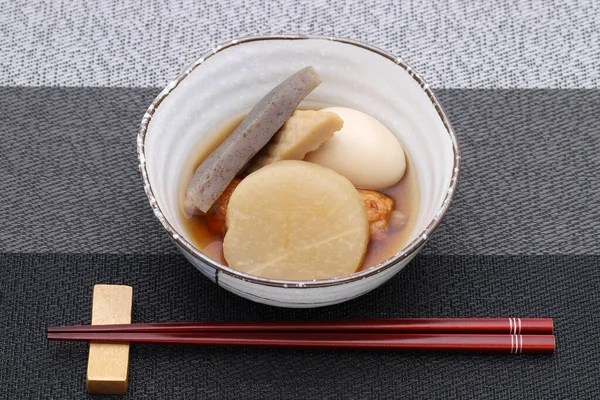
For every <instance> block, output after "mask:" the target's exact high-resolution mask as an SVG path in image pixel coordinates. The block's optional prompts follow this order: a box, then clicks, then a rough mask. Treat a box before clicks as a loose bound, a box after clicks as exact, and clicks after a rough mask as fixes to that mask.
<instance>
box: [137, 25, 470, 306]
mask: <svg viewBox="0 0 600 400" xmlns="http://www.w3.org/2000/svg"><path fill="white" fill-rule="evenodd" d="M307 66H312V67H313V68H314V70H315V71H317V72H318V75H319V76H320V78H321V79H322V82H321V83H320V85H318V86H317V87H316V88H315V89H314V90H312V91H310V93H309V94H308V95H307V96H306V98H304V100H303V101H302V103H301V104H300V107H299V108H300V109H313V110H318V109H323V108H326V107H344V108H349V109H353V110H357V111H359V112H361V113H363V114H366V115H368V116H370V117H372V118H373V119H374V120H376V121H378V122H379V123H381V124H382V125H383V126H384V127H385V128H387V129H388V130H389V132H391V133H392V134H393V135H394V136H395V138H396V139H397V141H398V142H399V143H400V144H401V146H402V148H403V149H404V153H405V155H406V160H405V163H406V171H405V173H404V177H403V178H402V179H403V180H404V179H406V178H407V177H408V176H409V175H410V174H412V179H413V181H414V186H415V187H416V188H418V196H417V199H418V200H417V201H418V204H417V205H416V206H415V207H414V208H413V210H414V215H409V220H410V228H409V229H408V230H407V231H405V232H404V234H405V236H404V237H403V238H400V239H398V240H401V241H402V243H401V244H400V245H398V246H399V248H397V249H394V251H393V253H392V254H389V255H386V257H385V259H382V260H376V262H375V263H374V265H368V266H366V267H365V268H358V271H357V272H354V273H350V274H347V275H343V276H336V277H329V278H324V279H321V278H318V277H317V278H316V279H314V280H306V279H302V280H300V279H296V280H285V279H281V278H273V277H268V276H260V273H259V272H256V271H259V270H258V269H256V268H254V267H253V266H251V267H252V269H249V270H248V271H253V272H254V273H253V274H250V273H248V272H247V271H246V272H245V271H243V268H242V270H239V269H234V268H231V267H229V266H227V265H225V263H224V261H225V260H222V259H219V257H217V253H218V251H214V249H213V253H211V250H210V249H207V248H206V247H205V246H202V245H200V244H199V241H198V238H197V237H194V234H193V230H190V228H189V221H188V220H187V219H186V216H185V213H183V212H182V211H181V209H182V204H181V203H182V196H184V193H185V192H186V189H187V188H186V187H185V184H186V183H187V182H190V180H191V175H192V174H193V173H194V166H190V160H193V159H196V160H204V159H206V158H207V157H208V156H209V154H210V153H211V152H212V151H213V150H214V149H215V148H216V146H217V144H218V143H219V142H220V141H222V140H223V137H222V135H223V132H224V131H227V130H229V131H231V130H232V128H233V127H234V126H235V123H233V122H232V121H233V120H235V119H236V118H237V121H236V122H239V121H240V120H241V118H242V117H243V116H244V115H245V114H246V113H248V111H249V110H250V109H252V107H254V106H255V105H256V104H257V102H259V101H260V99H261V98H262V97H263V96H264V95H265V94H266V93H268V92H269V91H270V90H271V89H273V88H274V87H275V86H277V85H278V84H279V83H281V82H282V81H284V80H285V79H286V78H288V77H290V76H291V75H293V74H294V73H296V72H297V71H299V70H301V69H302V68H304V67H307ZM227 124H229V125H230V126H229V127H227V126H225V125H227ZM340 132H341V131H340ZM386 140H388V139H386ZM365 145H366V143H365ZM317 151H319V150H317ZM138 157H139V161H140V171H141V173H142V179H143V181H144V188H145V190H146V193H147V195H148V197H149V200H150V204H151V206H152V208H153V210H154V212H155V215H156V216H157V218H158V219H159V220H160V222H161V223H162V224H163V226H164V227H165V229H166V230H167V232H168V233H169V235H170V236H171V237H172V238H173V240H174V241H175V243H176V245H177V246H178V247H179V249H180V250H181V251H182V253H183V254H184V255H185V256H186V257H187V258H188V259H189V260H190V261H191V262H192V263H193V264H194V265H195V266H196V267H197V268H198V269H199V270H200V271H201V272H202V273H203V274H204V275H206V276H207V277H208V278H209V279H211V280H213V281H214V282H216V283H218V284H219V285H220V286H222V287H224V288H225V289H227V290H230V291H231V292H233V293H236V294H239V295H241V296H243V297H246V298H249V299H251V300H254V301H258V302H262V303H266V304H272V305H278V306H284V307H317V306H324V305H328V304H335V303H338V302H341V301H345V300H348V299H351V298H354V297H357V296H359V295H361V294H364V293H366V292H368V291H370V290H372V289H374V288H375V287H377V286H379V285H381V284H382V283H383V282H385V281H386V280H388V279H390V278H391V277H392V276H393V275H395V274H396V273H397V272H398V271H399V270H400V269H401V268H402V267H403V266H404V265H406V264H407V263H408V262H409V261H410V259H412V257H414V256H415V255H416V253H417V252H418V251H419V249H420V248H421V247H422V245H423V244H424V243H425V241H426V240H427V239H428V238H429V236H430V235H431V233H432V232H433V231H434V230H435V228H436V227H437V226H438V225H439V223H440V221H441V219H442V217H443V216H444V214H445V212H446V210H447V209H448V207H449V205H450V202H451V199H452V197H453V194H454V191H455V188H456V183H457V178H458V173H459V164H460V162H459V161H460V157H459V152H458V145H457V141H456V137H455V135H454V132H453V131H452V128H451V126H450V123H449V122H448V120H447V118H446V116H445V114H444V113H443V110H442V109H441V106H440V105H439V103H438V102H437V100H436V98H435V96H434V95H433V93H432V92H431V91H430V89H429V87H428V86H427V84H426V83H425V82H424V81H423V80H422V79H421V78H420V77H419V76H418V75H417V74H416V73H415V72H414V71H413V70H412V69H411V68H410V67H408V66H407V65H406V64H404V63H403V62H402V61H401V60H400V59H397V58H395V57H393V56H391V55H389V54H387V53H385V52H383V51H381V50H378V49H376V48H373V47H371V46H368V45H365V44H361V43H358V42H354V41H351V40H346V39H334V38H324V37H315V36H271V37H251V38H245V39H241V40H237V41H232V42H230V43H227V44H224V45H222V46H218V47H217V48H215V49H213V51H211V52H209V53H207V54H206V55H205V56H203V57H201V58H200V59H198V60H197V61H196V62H195V63H194V64H192V65H191V66H190V67H188V68H187V69H186V70H185V71H184V72H183V73H182V74H181V75H180V76H179V77H178V78H176V79H175V80H174V81H173V82H172V83H171V84H169V85H168V86H167V88H165V90H164V91H163V92H162V93H161V94H160V95H159V97H158V98H157V99H156V100H155V101H154V103H153V104H152V105H151V106H150V108H149V110H148V111H147V113H146V115H145V116H144V119H143V120H142V125H141V129H140V134H139V136H138ZM315 158H318V157H315ZM390 160H391V161H390V162H391V163H392V164H394V162H395V161H394V158H393V157H392V158H390ZM309 161H310V158H308V159H307V160H304V161H295V162H297V163H307V164H308V163H310V164H313V163H312V162H309ZM342 161H343V160H342ZM316 164H321V165H320V166H319V167H320V168H324V169H328V170H329V169H331V168H334V169H335V168H337V167H336V166H335V165H333V166H332V165H326V164H323V163H320V162H318V161H316V162H315V165H316ZM400 164H401V163H400ZM400 164H398V165H400ZM340 165H341V164H340ZM398 165H396V166H395V167H394V168H399V167H398ZM269 167H271V168H272V166H269V165H267V167H264V168H269ZM293 167H294V168H291V169H289V171H288V172H289V173H290V174H291V175H290V176H302V173H300V172H298V171H297V170H296V169H295V168H296V166H293ZM300 168H304V166H301V167H300ZM340 168H341V167H340ZM292 170H293V171H292ZM286 171H287V170H286ZM260 172H261V171H260V169H259V170H258V171H257V172H255V173H256V174H258V173H260ZM288 172H286V173H288ZM337 172H338V173H340V172H341V173H342V174H346V172H344V171H342V170H339V171H337ZM361 172H362V170H360V171H358V172H357V175H348V176H346V177H345V178H344V179H345V180H348V181H349V182H352V183H354V182H353V181H354V180H355V179H357V180H359V179H364V178H365V176H366V177H367V178H368V177H369V176H370V175H369V174H366V175H364V174H361ZM268 173H269V174H270V175H272V173H271V172H268ZM352 173H353V172H348V173H347V174H352ZM186 174H187V176H185V175H186ZM294 174H296V175H294ZM388 175H389V176H385V174H384V175H381V176H378V178H381V179H380V181H379V182H375V183H374V185H375V186H381V185H387V184H389V183H390V182H392V181H393V180H394V179H395V178H394V176H392V175H393V174H392V175H390V174H388ZM249 176H250V177H251V176H252V175H249ZM246 179H247V178H246ZM269 179H271V178H269ZM324 179H328V178H324ZM242 182H243V181H242ZM400 182H402V181H400ZM344 185H345V184H341V183H340V187H345V186H344ZM354 185H355V186H357V184H356V183H354ZM361 186H362V185H361ZM375 186H374V187H373V188H367V189H369V190H379V187H375ZM235 190H236V189H235V188H234V190H233V195H234V196H235ZM244 190H248V188H247V187H246V188H245V189H244ZM343 190H345V189H343ZM381 190H383V191H385V190H386V189H381ZM254 192H255V191H253V190H249V191H248V193H254ZM390 196H391V197H393V195H390ZM238 203H239V199H238V200H236V204H238ZM203 207H204V206H203ZM244 207H246V208H244V210H245V211H244V212H254V211H253V210H254V209H253V208H252V207H250V208H247V205H245V206H244ZM353 210H354V211H356V208H354V209H353ZM354 211H353V212H354ZM188 215H189V214H188ZM361 218H362V217H361ZM358 220H360V218H358ZM235 224H237V225H235V226H236V227H240V226H242V227H243V225H239V224H238V222H235ZM240 229H242V228H240ZM244 229H245V228H244ZM238 233H239V232H238ZM359 236H360V235H359ZM360 237H362V236H360ZM235 239H236V240H237V241H239V240H241V239H240V237H239V235H237V236H236V237H235ZM242 239H243V238H242ZM360 240H362V239H360ZM226 242H227V241H226ZM235 243H238V242H235ZM205 244H206V243H205ZM396 244H397V243H396ZM261 245H262V243H261ZM236 248H237V247H236ZM251 250H252V249H247V250H246V251H251ZM230 254H233V253H232V252H230ZM248 254H250V253H248ZM378 254H383V253H378ZM225 255H227V254H225ZM242 256H243V254H242ZM235 257H237V258H236V260H238V259H240V255H239V254H236V255H235ZM366 257H367V258H368V257H369V254H368V252H367V254H366ZM364 262H367V260H364ZM236 265H237V264H236ZM317 269H318V268H317Z"/></svg>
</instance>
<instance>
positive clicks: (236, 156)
mask: <svg viewBox="0 0 600 400" xmlns="http://www.w3.org/2000/svg"><path fill="white" fill-rule="evenodd" d="M320 83H321V77H320V76H319V75H318V74H317V72H316V71H315V70H314V69H313V68H312V67H306V68H303V69H301V70H300V71H298V72H296V73H295V74H294V75H292V76H290V77H289V78H287V79H286V80H285V81H283V82H282V83H280V84H279V85H277V86H276V87H275V88H274V89H273V90H271V91H270V92H269V93H267V94H266V95H265V96H264V97H263V98H262V99H261V100H260V101H259V102H258V103H257V104H256V105H255V106H254V108H252V110H250V113H248V116H246V118H244V120H243V121H242V122H241V123H240V125H239V126H238V127H237V128H236V129H235V130H234V131H233V132H232V133H231V135H229V137H228V138H227V139H225V140H224V141H223V143H221V145H219V147H217V149H216V150H215V151H213V152H212V153H211V154H210V156H208V158H207V159H206V160H204V161H203V162H202V163H201V164H200V165H199V166H198V168H197V169H196V172H195V173H194V176H193V177H192V180H191V181H190V184H189V186H188V189H187V193H186V199H185V204H184V209H185V212H186V214H187V215H192V214H193V213H194V211H195V208H198V209H199V210H200V211H202V212H207V211H208V209H209V208H210V207H211V206H212V205H213V203H214V202H215V201H216V200H217V199H218V198H219V196H220V195H221V193H223V191H224V190H225V188H226V187H227V185H229V183H230V182H231V181H232V180H233V178H235V176H236V175H237V174H238V172H240V170H241V169H242V168H243V167H244V165H246V163H247V162H248V161H250V159H251V158H252V157H254V155H255V154H256V153H257V152H258V151H259V150H260V149H262V148H263V147H264V146H265V145H266V144H267V142H268V141H269V140H270V139H271V138H272V137H273V135H274V134H275V132H277V130H278V129H279V128H281V126H282V125H283V123H284V122H285V121H286V120H287V119H288V118H289V116H290V115H291V114H292V112H293V111H294V109H296V107H298V105H299V104H300V102H301V101H302V99H304V98H305V97H306V95H308V94H309V93H310V92H311V91H312V90H313V89H314V88H316V87H317V86H318V85H319V84H320Z"/></svg>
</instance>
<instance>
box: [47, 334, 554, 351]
mask: <svg viewBox="0 0 600 400" xmlns="http://www.w3.org/2000/svg"><path fill="white" fill-rule="evenodd" d="M48 339H50V340H69V341H93V342H109V343H123V342H125V343H177V344H195V345H217V346H236V347H274V348H305V349H354V350H398V351H438V352H441V351H447V352H482V353H483V352H486V353H511V354H521V353H552V352H554V348H555V339H554V336H553V335H507V334H496V335H490V334H484V335H482V334H390V333H374V334H367V333H314V332H313V333H307V332H304V333H298V332H276V333H274V332H210V333H206V332H49V333H48Z"/></svg>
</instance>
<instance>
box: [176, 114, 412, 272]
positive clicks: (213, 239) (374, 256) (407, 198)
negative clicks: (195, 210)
mask: <svg viewBox="0 0 600 400" xmlns="http://www.w3.org/2000/svg"><path fill="white" fill-rule="evenodd" d="M243 118H244V115H240V116H238V117H237V118H233V119H232V120H231V121H229V122H227V123H225V124H224V125H223V126H222V127H220V128H218V129H216V130H215V132H214V133H213V134H211V135H209V139H208V140H207V141H203V142H202V143H200V146H199V147H198V149H197V150H196V151H194V152H193V156H192V157H191V158H190V160H189V161H188V162H187V164H186V166H185V168H184V171H183V174H182V179H181V182H180V188H179V213H180V216H181V220H182V221H183V222H184V223H183V225H184V229H185V232H186V233H187V236H188V237H189V238H190V241H191V243H192V245H193V246H194V247H196V248H197V249H200V250H201V251H202V252H203V253H204V254H206V255H207V256H209V257H210V258H212V259H213V260H215V261H217V262H219V263H221V264H224V265H227V262H226V261H225V257H224V256H223V237H224V236H223V235H218V234H214V233H212V232H210V231H209V229H208V226H207V221H206V218H205V217H204V216H202V215H195V216H193V217H192V218H189V219H188V218H186V216H185V214H184V212H183V200H184V199H185V191H186V188H187V186H188V184H189V181H190V180H191V178H192V175H193V173H194V171H195V170H196V168H198V166H199V165H200V163H202V161H204V159H205V158H206V157H208V155H209V154H210V153H211V152H212V151H213V150H214V149H216V148H217V146H219V144H221V142H223V140H225V138H226V137H227V136H229V135H230V134H231V133H232V132H233V130H234V129H235V128H236V127H237V126H238V125H239V123H240V122H241V121H242V119H243ZM406 162H407V165H406V173H405V174H404V177H403V178H402V180H401V181H400V182H398V183H397V184H396V185H394V186H392V187H390V188H387V189H384V190H380V192H382V193H384V194H386V195H387V196H389V197H391V198H392V199H393V200H394V210H398V211H400V212H402V213H404V214H405V215H407V216H408V220H407V222H406V224H405V225H404V227H403V228H402V229H399V230H394V229H392V228H391V227H390V229H388V231H387V232H386V234H385V235H384V236H383V237H381V238H379V239H377V240H370V241H369V246H368V248H367V253H366V254H365V259H364V261H363V263H362V265H361V266H360V267H359V268H358V271H362V270H365V269H368V268H370V267H373V266H375V265H377V264H379V263H381V262H383V261H385V260H387V259H388V258H390V257H392V256H393V255H394V254H396V253H397V252H399V251H400V250H401V249H402V248H403V247H404V246H406V245H407V244H408V240H409V239H410V234H411V232H412V230H413V228H414V224H415V221H416V217H417V214H418V206H419V188H418V184H417V176H416V172H415V171H414V168H412V163H411V162H410V157H409V156H408V154H407V158H406Z"/></svg>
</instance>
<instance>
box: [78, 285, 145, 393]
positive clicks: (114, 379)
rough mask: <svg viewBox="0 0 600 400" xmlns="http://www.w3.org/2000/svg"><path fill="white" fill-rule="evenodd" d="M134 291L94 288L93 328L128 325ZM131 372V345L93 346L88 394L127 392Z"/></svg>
mask: <svg viewBox="0 0 600 400" xmlns="http://www.w3.org/2000/svg"><path fill="white" fill-rule="evenodd" d="M132 303H133V288H132V287H131V286H124V285H95V286H94V295H93V303H92V325H105V324H129V323H131V308H132ZM128 370H129V344H128V343H94V342H91V343H90V351H89V358H88V368H87V379H86V385H87V390H88V392H90V393H99V394H123V393H125V392H126V391H127V378H128Z"/></svg>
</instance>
